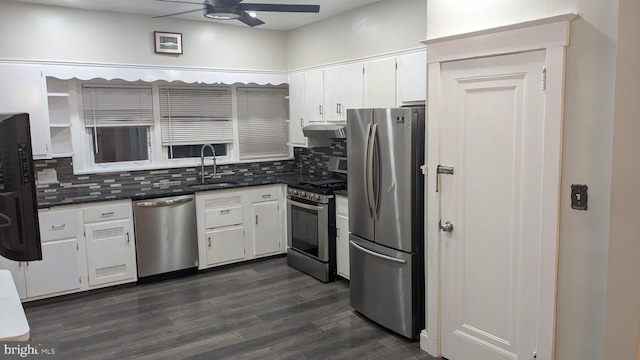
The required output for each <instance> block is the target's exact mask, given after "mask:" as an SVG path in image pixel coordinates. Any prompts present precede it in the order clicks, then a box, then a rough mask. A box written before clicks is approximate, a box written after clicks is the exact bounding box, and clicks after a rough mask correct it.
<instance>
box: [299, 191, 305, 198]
mask: <svg viewBox="0 0 640 360" xmlns="http://www.w3.org/2000/svg"><path fill="white" fill-rule="evenodd" d="M298 194H299V195H300V197H304V196H305V195H307V194H306V193H305V192H304V191H299V192H298Z"/></svg>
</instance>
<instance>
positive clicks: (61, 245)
mask: <svg viewBox="0 0 640 360" xmlns="http://www.w3.org/2000/svg"><path fill="white" fill-rule="evenodd" d="M26 280H27V296H28V297H35V296H41V295H49V294H55V293H59V292H63V291H70V290H77V289H80V272H79V271H78V240H76V239H75V238H74V239H65V240H55V241H47V242H43V243H42V260H41V261H31V262H29V263H28V265H27V271H26Z"/></svg>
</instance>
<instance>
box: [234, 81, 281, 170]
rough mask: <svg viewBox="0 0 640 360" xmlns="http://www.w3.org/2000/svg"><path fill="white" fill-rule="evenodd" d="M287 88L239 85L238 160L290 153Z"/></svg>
mask: <svg viewBox="0 0 640 360" xmlns="http://www.w3.org/2000/svg"><path fill="white" fill-rule="evenodd" d="M288 93H289V91H288V90H287V89H286V88H238V135H239V142H240V159H255V158H267V157H282V156H289V146H288V145H287V141H288V139H289V126H288V124H287V119H288V118H289V113H288V109H289V105H288V102H287V100H286V96H287V95H288Z"/></svg>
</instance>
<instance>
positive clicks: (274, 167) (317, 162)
mask: <svg viewBox="0 0 640 360" xmlns="http://www.w3.org/2000/svg"><path fill="white" fill-rule="evenodd" d="M294 155H295V158H294V159H292V160H282V161H264V162H255V163H242V164H228V165H219V166H218V174H217V175H215V177H219V178H220V179H224V180H226V181H235V182H255V181H260V180H270V179H278V178H281V177H284V176H289V177H291V176H311V177H318V178H326V177H332V176H333V177H335V176H337V175H336V174H333V173H331V172H329V170H328V161H329V157H331V156H338V157H346V156H347V149H346V140H345V139H334V140H333V141H332V143H331V146H330V147H325V148H312V149H302V148H296V149H295V151H294ZM71 161H72V158H70V157H67V158H56V159H51V160H35V161H34V168H35V169H34V170H35V171H36V173H37V172H41V171H43V170H47V169H49V170H50V169H55V171H56V172H57V180H58V182H57V183H53V184H39V185H38V186H37V189H36V195H37V198H38V204H39V205H47V204H59V203H62V202H64V200H65V199H69V198H73V199H76V200H86V201H94V200H95V201H99V200H110V199H115V198H116V197H122V196H123V195H131V196H135V195H140V194H144V193H149V192H156V191H158V190H163V189H165V190H166V192H167V193H168V194H170V193H171V189H172V188H175V189H178V188H181V187H184V186H188V185H194V184H197V183H199V182H200V167H199V166H198V167H182V168H171V169H159V170H142V171H127V172H121V173H119V172H114V173H102V174H85V175H74V174H73V166H72V162H71ZM206 170H207V171H208V172H209V173H210V172H211V167H210V166H209V167H207V168H206Z"/></svg>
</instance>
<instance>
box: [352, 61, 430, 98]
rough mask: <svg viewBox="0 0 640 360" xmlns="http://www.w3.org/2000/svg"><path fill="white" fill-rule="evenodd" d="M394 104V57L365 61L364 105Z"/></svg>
mask: <svg viewBox="0 0 640 360" xmlns="http://www.w3.org/2000/svg"><path fill="white" fill-rule="evenodd" d="M425 79H426V77H425ZM395 105H396V58H395V57H391V58H386V59H380V60H373V61H367V62H366V63H365V64H364V107H365V108H392V107H395Z"/></svg>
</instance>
